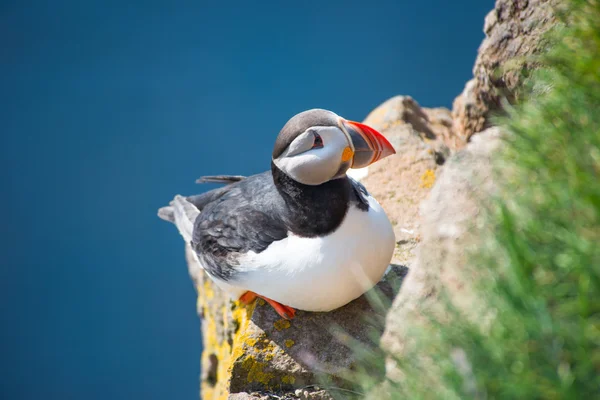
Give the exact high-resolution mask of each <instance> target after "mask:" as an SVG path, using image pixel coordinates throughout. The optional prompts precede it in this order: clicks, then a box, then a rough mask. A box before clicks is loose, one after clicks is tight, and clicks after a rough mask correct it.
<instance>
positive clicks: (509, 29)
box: [452, 0, 556, 143]
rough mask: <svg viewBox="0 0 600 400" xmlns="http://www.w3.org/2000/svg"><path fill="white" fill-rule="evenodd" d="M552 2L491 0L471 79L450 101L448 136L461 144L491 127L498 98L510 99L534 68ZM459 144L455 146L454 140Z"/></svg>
mask: <svg viewBox="0 0 600 400" xmlns="http://www.w3.org/2000/svg"><path fill="white" fill-rule="evenodd" d="M555 3H556V1H553V0H497V1H496V7H495V8H494V9H493V10H492V11H491V12H490V13H489V14H488V15H487V16H486V18H485V25H484V32H485V35H486V37H485V39H484V41H483V42H482V43H481V46H480V47H479V51H478V54H477V59H476V61H475V66H474V67H473V79H471V80H470V81H469V82H467V84H466V85H465V88H464V90H463V92H462V93H461V94H460V95H459V96H458V97H457V98H456V99H455V100H454V104H453V108H452V115H453V119H454V132H455V134H456V135H457V136H458V137H459V138H460V139H461V141H462V142H466V141H468V139H469V138H470V137H471V136H472V135H473V134H475V133H477V132H481V131H482V130H484V129H486V128H488V127H489V126H491V122H490V117H492V116H493V115H494V114H495V113H497V112H499V111H500V110H501V106H502V99H503V98H506V99H507V100H508V101H511V102H512V101H514V100H515V96H516V95H517V93H516V91H515V90H516V89H517V87H518V85H519V84H520V83H521V82H522V80H523V71H526V70H528V69H530V68H534V67H535V65H536V62H535V59H534V58H533V57H532V55H535V54H538V53H539V52H540V51H541V50H542V49H543V48H544V45H545V43H544V41H543V39H542V35H543V34H544V32H546V31H547V30H548V28H550V27H551V26H552V25H553V23H554V22H555V17H554V13H553V6H554V4H555ZM459 143H460V142H459Z"/></svg>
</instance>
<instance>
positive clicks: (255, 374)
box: [242, 356, 274, 387]
mask: <svg viewBox="0 0 600 400" xmlns="http://www.w3.org/2000/svg"><path fill="white" fill-rule="evenodd" d="M266 366H267V363H264V362H259V361H257V360H256V358H255V357H254V356H247V357H246V358H245V359H244V361H243V362H242V368H244V369H245V370H247V371H248V383H252V382H259V383H262V384H263V385H265V386H267V387H268V385H269V382H270V381H271V379H273V376H274V375H273V374H272V373H267V372H264V368H265V367H266Z"/></svg>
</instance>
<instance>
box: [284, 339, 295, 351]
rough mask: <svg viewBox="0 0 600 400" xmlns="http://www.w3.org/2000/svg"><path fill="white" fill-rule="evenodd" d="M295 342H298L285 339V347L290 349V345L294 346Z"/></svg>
mask: <svg viewBox="0 0 600 400" xmlns="http://www.w3.org/2000/svg"><path fill="white" fill-rule="evenodd" d="M294 344H296V342H294V341H293V340H292V339H287V340H286V341H285V347H287V348H288V349H289V348H290V347H292V346H293V345H294Z"/></svg>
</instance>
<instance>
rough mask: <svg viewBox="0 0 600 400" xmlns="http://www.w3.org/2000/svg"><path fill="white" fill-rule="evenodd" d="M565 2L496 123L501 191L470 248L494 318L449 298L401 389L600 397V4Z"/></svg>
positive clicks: (420, 342)
mask: <svg viewBox="0 0 600 400" xmlns="http://www.w3.org/2000/svg"><path fill="white" fill-rule="evenodd" d="M568 5H569V9H568V12H565V13H564V14H563V15H562V16H561V18H562V21H563V23H562V24H559V25H557V27H556V28H555V29H553V31H552V32H551V36H550V43H551V45H550V47H549V50H548V52H547V53H546V54H544V55H543V56H542V57H541V63H542V67H541V68H539V69H537V70H536V71H534V72H533V73H531V75H530V76H529V78H528V82H527V84H526V86H525V87H524V88H522V93H524V97H522V98H523V100H522V101H521V102H520V103H519V104H518V105H516V106H514V107H512V108H510V109H509V111H508V116H506V117H503V118H501V119H499V120H498V121H497V122H498V124H499V125H501V126H504V127H505V129H506V130H507V131H508V132H510V135H509V136H508V139H507V146H506V149H505V151H503V153H502V154H500V155H499V157H498V164H497V168H498V170H499V171H500V174H499V175H498V176H499V185H500V188H501V191H500V193H501V195H500V198H499V199H498V200H497V201H496V202H495V203H494V205H493V207H492V209H491V210H490V212H489V222H488V228H489V230H488V233H489V235H488V236H489V237H486V238H485V239H484V241H485V245H484V246H481V248H480V249H479V251H478V253H477V254H473V256H472V261H473V262H472V265H473V268H479V269H480V270H481V268H482V267H481V266H482V265H484V266H485V271H478V276H480V277H481V279H480V280H479V281H478V282H477V284H476V286H477V290H478V297H479V298H480V300H481V304H482V305H483V308H484V310H486V311H487V315H489V316H490V318H489V320H488V322H487V323H481V324H480V323H477V324H475V323H469V322H468V320H467V319H466V318H464V316H462V315H461V314H460V311H458V310H456V309H454V308H453V307H452V304H451V303H450V302H447V306H448V307H447V308H448V309H447V314H448V315H449V316H450V318H453V321H454V323H447V322H444V323H442V322H438V321H436V320H435V319H434V318H433V317H432V320H431V324H432V325H431V326H430V327H429V328H428V329H427V330H426V331H422V332H415V338H417V339H416V340H417V343H416V345H415V347H414V348H413V349H412V353H411V354H412V356H411V354H408V355H407V356H405V357H403V359H402V360H398V361H399V363H400V366H401V368H402V370H403V371H404V374H405V379H403V380H402V383H401V384H393V383H391V382H387V384H389V385H390V386H389V387H388V392H392V393H393V394H394V395H395V396H394V397H397V398H406V399H418V398H444V399H446V398H457V399H465V398H481V399H588V398H600V1H597V0H596V1H593V0H571V1H569V2H568ZM476 266H478V267H476ZM432 327H433V328H432ZM422 355H426V356H427V357H425V358H424V357H422ZM372 384H373V382H369V385H372ZM364 390H368V388H365V389H364Z"/></svg>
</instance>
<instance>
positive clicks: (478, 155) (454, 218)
mask: <svg viewBox="0 0 600 400" xmlns="http://www.w3.org/2000/svg"><path fill="white" fill-rule="evenodd" d="M501 143H502V141H501V140H500V133H499V131H498V129H497V128H491V129H489V130H487V131H485V132H483V133H481V134H479V135H477V136H475V137H474V138H473V140H472V141H471V142H470V143H469V144H468V145H467V147H466V148H465V149H464V150H462V151H460V152H458V153H456V154H455V155H454V156H453V157H451V158H450V159H449V160H448V162H447V163H446V165H445V167H444V170H443V172H442V173H441V175H440V177H439V179H438V181H437V182H436V184H435V186H434V188H433V189H432V191H431V193H430V195H429V197H428V198H427V200H426V201H424V202H423V204H422V207H421V214H422V220H421V230H420V233H421V242H420V245H419V247H418V250H417V258H416V261H415V263H413V264H412V265H411V272H410V273H409V275H408V277H407V278H406V281H405V282H404V284H403V286H402V290H401V292H400V293H399V295H398V296H397V297H396V299H395V300H394V304H393V305H392V308H391V309H390V311H389V313H388V316H387V319H386V328H385V333H384V335H383V338H382V345H383V347H384V348H385V350H386V351H388V352H391V353H392V354H394V356H396V357H402V354H404V352H405V346H406V345H407V343H409V342H410V335H409V334H408V330H409V329H410V328H412V327H415V326H418V325H419V324H426V323H427V321H428V318H425V317H424V316H423V315H424V313H431V312H434V313H435V312H436V310H437V308H438V306H439V305H440V299H439V294H440V291H441V288H442V287H443V288H444V289H445V293H446V294H449V296H450V300H451V301H452V302H453V303H454V304H455V305H457V306H458V307H459V308H463V309H465V310H467V309H472V308H473V305H474V304H476V299H475V297H474V292H473V290H472V289H471V288H470V282H472V281H473V276H472V275H470V276H465V275H464V274H463V271H464V270H465V268H464V265H465V261H466V256H467V254H468V252H469V250H470V249H471V248H473V246H476V245H477V244H478V240H479V238H480V234H479V233H480V231H481V229H483V225H482V224H483V222H484V220H483V217H482V213H481V207H483V205H484V204H485V201H486V200H489V199H490V198H492V196H493V194H494V192H495V190H496V189H495V185H494V180H493V174H492V167H491V165H492V164H491V160H492V157H493V155H494V153H495V152H496V151H497V150H498V148H499V147H500V146H501ZM469 272H470V273H471V272H472V271H469ZM387 366H388V375H389V377H390V378H392V379H399V378H400V376H401V374H400V373H399V371H398V370H397V369H396V367H395V364H394V362H393V361H391V359H390V360H389V361H388V365H387Z"/></svg>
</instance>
